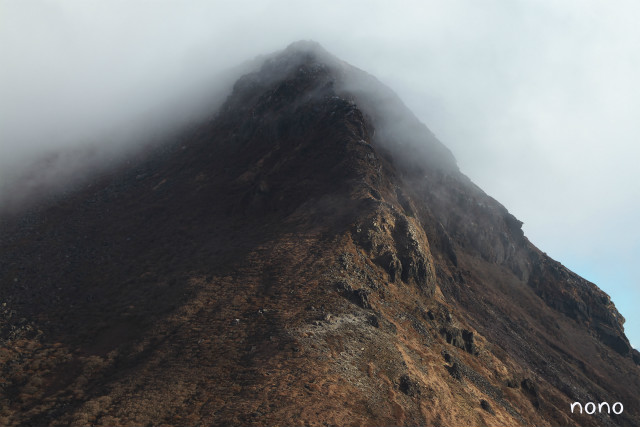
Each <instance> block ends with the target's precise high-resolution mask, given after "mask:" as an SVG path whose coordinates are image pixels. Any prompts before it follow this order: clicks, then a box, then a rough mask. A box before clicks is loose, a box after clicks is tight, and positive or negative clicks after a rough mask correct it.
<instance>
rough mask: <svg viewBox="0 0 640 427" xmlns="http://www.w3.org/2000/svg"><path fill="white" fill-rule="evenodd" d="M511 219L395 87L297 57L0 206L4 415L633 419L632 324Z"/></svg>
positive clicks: (637, 416) (195, 421) (441, 422)
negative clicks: (82, 175) (100, 166)
mask: <svg viewBox="0 0 640 427" xmlns="http://www.w3.org/2000/svg"><path fill="white" fill-rule="evenodd" d="M505 179H508V177H505ZM521 226H522V223H521V222H520V221H519V220H518V219H516V218H515V217H514V216H513V215H511V214H510V213H509V212H508V211H507V209H506V208H505V207H504V206H502V205H501V204H500V203H498V202H497V201H496V200H494V199H493V198H491V197H490V196H488V195H487V194H485V193H484V192H483V191H482V190H481V189H480V188H478V187H477V186H476V185H474V184H473V183H472V182H471V181H470V180H469V179H468V178H467V177H466V176H465V175H463V173H461V172H460V170H459V168H458V166H457V164H456V161H455V159H454V157H453V155H452V154H451V152H450V151H449V150H448V149H447V148H446V147H445V146H444V145H443V144H442V143H441V142H440V141H438V140H437V138H436V137H435V136H434V135H433V133H432V132H431V131H430V130H429V129H428V128H427V127H426V126H425V125H424V124H423V123H421V122H420V121H419V120H418V119H417V118H416V117H415V116H414V115H413V114H412V113H411V111H409V110H408V109H407V107H406V106H404V104H403V103H402V101H401V100H400V99H399V98H398V97H397V96H396V95H395V94H394V93H393V92H392V91H391V90H390V89H389V88H387V87H385V86H384V85H383V84H381V83H380V82H379V81H378V80H376V79H375V78H374V77H372V76H370V75H368V74H367V73H365V72H364V71H362V70H359V69H357V68H355V67H353V66H350V65H349V64H347V63H344V62H342V61H340V60H339V59H337V58H335V57H333V56H332V55H331V54H329V53H328V52H326V51H325V50H324V49H323V48H322V47H320V46H319V45H318V44H316V43H313V42H297V43H294V44H292V45H290V46H289V47H287V48H286V49H285V50H283V51H281V52H278V53H275V54H272V55H269V56H267V57H266V58H265V60H264V62H263V64H262V65H261V67H260V68H259V69H258V70H256V71H255V72H252V73H249V74H247V75H244V76H242V77H240V78H239V79H238V81H237V82H236V83H235V85H234V87H233V91H232V93H231V94H230V95H229V97H228V98H227V100H226V102H225V103H224V104H223V106H222V107H221V108H220V110H219V111H218V112H217V113H216V114H215V115H213V116H211V118H210V119H209V120H207V121H204V122H203V123H200V124H198V125H197V126H191V127H190V128H188V129H185V130H184V131H183V132H182V133H181V134H180V136H179V137H176V138H175V139H174V140H173V141H171V143H167V144H164V145H161V146H157V147H155V148H153V149H148V150H146V151H145V152H144V153H141V154H139V155H137V157H135V158H132V159H130V160H129V162H128V163H123V164H121V165H119V166H118V167H115V168H113V169H111V170H110V171H109V172H108V173H104V174H102V175H101V176H99V177H95V178H94V179H93V181H92V182H91V183H90V184H87V185H83V186H82V187H81V188H78V189H76V190H74V191H73V192H68V193H66V194H64V195H62V196H59V197H57V198H55V199H53V200H49V201H47V202H46V203H43V204H41V205H40V206H37V207H33V208H30V209H29V210H23V211H21V212H12V213H11V214H5V215H4V218H2V219H1V222H0V227H1V228H0V299H1V301H0V305H1V306H0V361H1V366H2V377H1V379H0V424H2V425H433V426H461V425H469V426H520V425H522V426H577V425H579V426H637V425H640V404H639V403H638V399H637V396H638V393H639V392H640V370H639V367H638V364H639V363H640V354H638V352H637V351H636V350H634V349H632V348H631V346H630V345H629V341H628V339H627V338H626V336H625V334H624V329H623V323H624V318H623V317H622V316H621V315H620V313H618V311H617V310H616V308H615V306H614V305H613V303H612V302H611V300H610V298H609V296H608V295H607V294H606V293H604V292H603V291H601V290H600V289H599V288H598V287H597V286H595V285H594V284H593V283H590V282H588V281H587V280H585V279H583V278H581V277H580V276H578V275H577V274H575V273H573V272H571V271H570V270H568V269H567V268H565V267H564V266H562V265H561V264H560V263H558V262H556V261H554V260H553V259H551V258H550V257H548V256H547V255H546V254H545V253H544V252H542V251H540V250H539V249H538V248H536V247H535V246H534V245H533V244H532V243H531V242H529V240H528V239H527V238H526V237H525V236H524V234H523V232H522V229H521ZM574 402H579V403H580V404H581V405H582V407H583V410H582V413H580V409H579V408H578V407H577V406H576V407H574V408H573V409H574V410H573V412H572V407H571V405H572V403H574ZM588 402H593V403H594V407H597V406H596V405H598V404H600V403H602V402H607V403H608V405H609V408H607V406H605V405H601V406H600V407H599V408H597V410H595V411H594V413H589V412H591V408H592V407H591V406H587V404H588ZM616 402H620V404H621V405H622V407H623V410H622V411H620V408H621V406H615V407H614V406H613V405H614V403H616ZM611 408H613V409H611ZM607 409H609V412H607ZM618 412H620V413H618Z"/></svg>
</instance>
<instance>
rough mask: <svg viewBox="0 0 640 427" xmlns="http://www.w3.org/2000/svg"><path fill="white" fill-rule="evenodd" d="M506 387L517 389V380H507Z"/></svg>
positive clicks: (518, 385)
mask: <svg viewBox="0 0 640 427" xmlns="http://www.w3.org/2000/svg"><path fill="white" fill-rule="evenodd" d="M507 387H509V388H519V387H520V384H519V383H518V380H515V379H513V378H511V379H508V380H507Z"/></svg>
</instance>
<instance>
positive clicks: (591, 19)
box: [0, 0, 640, 347]
mask: <svg viewBox="0 0 640 427" xmlns="http://www.w3.org/2000/svg"><path fill="white" fill-rule="evenodd" d="M0 11H1V13H0V56H1V57H2V58H3V66H2V67H1V68H0V93H2V96H1V97H0V202H1V199H2V197H1V196H2V194H1V192H2V191H3V189H4V191H11V188H10V178H11V176H12V174H14V173H17V172H19V170H20V167H22V166H23V165H25V164H27V163H28V161H29V159H32V158H33V156H36V155H38V154H39V153H42V152H44V151H45V150H48V149H52V148H56V147H62V146H73V145H87V144H93V145H96V144H98V145H101V146H109V145H111V146H122V145H123V144H124V142H123V141H125V142H126V141H128V140H131V139H132V138H136V137H138V138H139V135H140V134H141V133H144V129H148V128H149V126H151V125H153V120H154V117H161V118H163V120H164V119H166V118H169V117H175V116H176V115H177V114H178V113H180V114H184V115H185V116H187V115H188V113H189V111H191V110H193V109H195V108H197V106H198V105H201V104H198V105H196V104H197V103H196V102H195V101H194V99H196V98H197V101H198V102H199V103H202V102H203V95H202V93H203V91H202V88H203V87H206V86H210V85H215V81H216V80H215V79H214V78H213V76H216V75H218V73H220V72H221V71H223V70H225V69H227V68H229V67H232V66H234V65H236V64H238V63H240V62H242V61H244V60H246V59H250V58H253V57H255V56H256V55H259V54H264V53H268V52H272V51H275V50H279V49H282V48H284V47H285V46H286V45H288V44H289V43H291V42H292V41H295V40H299V39H314V40H316V41H318V42H320V43H321V44H322V45H324V46H325V48H327V50H329V51H331V52H332V53H334V54H335V55H337V56H338V57H340V58H342V59H344V60H346V61H348V62H350V63H352V64H353V65H356V66H358V67H360V68H362V69H364V70H366V71H368V72H370V73H372V74H374V75H376V76H377V77H378V78H380V79H381V80H382V81H383V82H385V83H386V84H388V85H389V86H390V87H391V88H392V89H394V90H395V91H396V92H397V93H398V94H399V95H400V97H401V98H402V99H403V100H404V101H405V102H406V103H407V105H408V106H409V107H410V108H411V109H412V110H413V111H414V112H415V113H416V114H417V115H418V116H419V117H420V118H421V119H422V121H424V122H425V123H426V124H427V125H428V126H429V127H430V128H431V129H432V130H433V131H434V133H435V134H436V135H437V136H438V137H439V138H440V139H441V140H442V141H443V142H444V143H445V144H446V145H447V146H449V147H450V148H451V150H452V151H453V152H454V154H455V156H456V158H457V159H458V163H459V165H460V168H461V169H462V171H463V172H464V173H466V174H467V175H468V176H469V177H470V178H471V179H472V180H473V181H475V182H476V183H477V184H478V185H479V186H480V187H481V188H483V189H484V190H485V191H486V192H487V193H489V194H490V195H491V196H493V197H495V198H496V199H497V200H499V201H500V202H501V203H503V204H504V205H505V206H506V207H507V208H508V209H509V210H510V211H511V212H512V213H513V214H515V215H516V216H517V217H518V218H519V219H520V220H522V221H523V222H524V230H525V233H526V235H527V236H528V237H529V239H530V240H531V241H532V242H533V243H534V244H535V245H537V246H538V247H539V248H540V249H541V250H543V251H545V252H547V253H548V254H549V255H551V256H552V257H554V258H555V259H557V260H558V261H560V262H562V263H563V264H565V265H567V266H568V267H569V268H571V269H572V270H574V271H575V272H576V273H578V274H580V275H582V276H584V277H585V278H587V279H589V280H591V281H593V282H595V283H596V284H597V285H598V286H600V287H601V288H602V289H603V290H605V291H606V292H607V293H609V294H610V295H611V296H612V299H613V301H614V303H615V304H616V306H617V307H618V308H619V310H620V311H621V313H622V314H623V315H624V316H625V317H626V319H627V323H626V332H627V335H628V337H629V338H630V340H631V342H632V344H633V345H634V346H635V347H639V346H640V310H636V309H635V306H636V304H637V303H638V302H639V301H640V274H639V273H638V272H637V269H636V268H635V262H636V260H638V259H640V245H639V243H638V242H640V228H639V227H638V226H637V220H638V217H640V215H639V213H640V168H639V167H638V165H637V163H638V160H639V159H640V144H638V139H639V136H640V120H638V119H637V118H638V117H640V80H639V79H638V78H637V76H638V75H640V49H638V46H640V26H638V25H637V23H638V22H640V4H639V3H637V2H634V1H631V0H620V1H616V2H605V1H596V0H580V1H578V0H553V1H552V0H528V1H523V0H486V1H476V0H441V1H397V2H386V1H361V0H353V1H349V2H338V1H285V0H273V1H241V0H238V1H234V2H227V1H200V0H195V1H190V2H179V1H148V0H145V1H142V0H139V1H129V2H122V1H114V2H97V1H75V0H64V1H63V0H59V1H29V0H25V1H20V2H17V1H15V2H14V1H6V0H0ZM177 106H179V108H178V107H177ZM34 123H37V124H38V125H37V126H34ZM114 129H117V130H118V131H117V132H114Z"/></svg>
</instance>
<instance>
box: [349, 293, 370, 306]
mask: <svg viewBox="0 0 640 427" xmlns="http://www.w3.org/2000/svg"><path fill="white" fill-rule="evenodd" d="M351 300H352V301H353V302H354V303H355V304H357V305H359V306H360V307H362V308H366V309H369V308H371V304H369V291H368V290H366V289H356V290H355V291H353V292H352V293H351Z"/></svg>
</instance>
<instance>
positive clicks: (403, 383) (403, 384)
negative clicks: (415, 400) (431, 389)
mask: <svg viewBox="0 0 640 427" xmlns="http://www.w3.org/2000/svg"><path fill="white" fill-rule="evenodd" d="M398 388H399V389H400V391H401V392H403V393H404V394H406V395H407V396H412V397H413V396H416V395H419V394H420V385H419V384H418V383H417V382H416V381H415V380H413V379H411V378H410V377H409V375H406V374H405V375H403V376H401V377H400V384H399V386H398Z"/></svg>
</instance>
